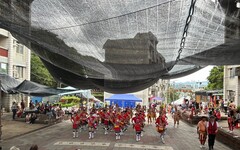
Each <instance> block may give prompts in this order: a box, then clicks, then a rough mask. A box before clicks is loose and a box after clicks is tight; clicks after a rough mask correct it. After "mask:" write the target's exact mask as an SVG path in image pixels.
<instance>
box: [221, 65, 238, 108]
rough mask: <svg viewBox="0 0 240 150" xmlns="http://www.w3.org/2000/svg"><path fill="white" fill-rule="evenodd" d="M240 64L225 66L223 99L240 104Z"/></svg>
mask: <svg viewBox="0 0 240 150" xmlns="http://www.w3.org/2000/svg"><path fill="white" fill-rule="evenodd" d="M239 77H240V65H232V66H224V81H223V84H224V85H223V94H224V96H223V99H227V100H228V101H234V103H235V104H236V105H237V106H239V105H240V78H239Z"/></svg>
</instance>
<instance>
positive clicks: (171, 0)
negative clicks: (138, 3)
mask: <svg viewBox="0 0 240 150" xmlns="http://www.w3.org/2000/svg"><path fill="white" fill-rule="evenodd" d="M173 1H176V0H170V1H167V2H162V3H160V4H157V5H153V6H150V7H147V8H143V9H140V10H137V11H133V12H130V13H126V14H122V15H119V16H114V17H109V18H106V19H101V20H96V21H92V22H87V23H83V24H78V25H71V26H65V27H60V28H53V29H49V31H53V30H61V29H67V28H73V27H80V26H84V25H89V24H94V23H98V22H103V21H108V20H111V19H115V18H119V17H123V16H127V15H130V14H134V13H137V12H141V11H145V10H148V9H151V8H155V7H158V6H160V5H164V4H167V3H170V2H173Z"/></svg>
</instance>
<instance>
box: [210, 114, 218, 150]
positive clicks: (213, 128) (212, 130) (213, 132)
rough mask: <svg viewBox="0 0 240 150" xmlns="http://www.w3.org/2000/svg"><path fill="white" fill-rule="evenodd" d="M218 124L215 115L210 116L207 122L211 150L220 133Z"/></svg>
mask: <svg viewBox="0 0 240 150" xmlns="http://www.w3.org/2000/svg"><path fill="white" fill-rule="evenodd" d="M218 127H219V125H218V122H217V121H216V120H215V117H214V116H213V115H211V116H210V119H209V121H208V122H207V133H208V147H209V150H213V147H214V143H215V137H216V134H217V132H218Z"/></svg>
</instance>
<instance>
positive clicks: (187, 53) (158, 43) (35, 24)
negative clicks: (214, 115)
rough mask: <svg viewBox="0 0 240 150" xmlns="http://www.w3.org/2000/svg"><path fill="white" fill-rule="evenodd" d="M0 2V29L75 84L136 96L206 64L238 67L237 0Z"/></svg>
mask: <svg viewBox="0 0 240 150" xmlns="http://www.w3.org/2000/svg"><path fill="white" fill-rule="evenodd" d="M0 1H1V3H0V7H1V9H0V11H1V13H0V27H1V28H4V29H7V30H9V31H10V32H11V33H12V34H13V35H14V36H15V38H17V39H18V40H19V41H21V42H23V43H24V44H25V45H26V46H29V47H30V48H31V50H32V51H34V52H35V53H36V54H38V56H39V57H40V58H41V59H42V61H43V63H44V64H45V66H46V67H47V68H48V70H49V71H50V73H51V74H52V75H53V76H54V77H55V79H57V80H59V81H61V82H63V83H65V84H68V85H71V86H74V87H78V88H82V89H84V88H96V87H97V88H102V89H104V90H106V91H108V92H114V93H125V92H133V91H138V90H141V89H144V88H146V87H149V86H150V85H152V84H153V83H155V82H156V81H157V80H158V79H159V78H163V79H170V78H176V77H180V76H184V75H187V74H189V73H192V72H194V71H197V70H199V69H201V68H202V67H205V66H207V65H228V64H240V59H239V56H240V51H239V46H240V42H239V34H240V32H239V29H240V27H239V26H240V23H239V21H240V20H239V14H240V13H239V9H237V8H236V3H235V0H219V1H217V0H216V1H211V0H198V1H196V0H121V1H119V0H71V1H70V0H11V1H8V0H0ZM195 1H196V3H193V2H195ZM191 12H193V15H192V16H191V17H190V21H189V23H186V20H187V18H188V17H189V16H190V14H191ZM186 26H187V28H186ZM186 29H187V34H186V35H185V34H184V30H186ZM183 35H185V36H184V37H185V40H184V41H185V42H184V43H182V44H181V45H182V46H180V43H181V42H183V39H182V36H183ZM180 47H182V50H181V51H179V49H180ZM179 54H180V55H179ZM178 56H180V60H179V61H176V59H177V57H178Z"/></svg>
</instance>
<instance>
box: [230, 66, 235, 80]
mask: <svg viewBox="0 0 240 150" xmlns="http://www.w3.org/2000/svg"><path fill="white" fill-rule="evenodd" d="M229 73H230V78H234V77H235V68H230V69H229Z"/></svg>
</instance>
